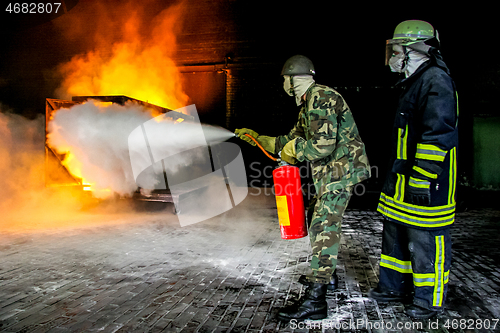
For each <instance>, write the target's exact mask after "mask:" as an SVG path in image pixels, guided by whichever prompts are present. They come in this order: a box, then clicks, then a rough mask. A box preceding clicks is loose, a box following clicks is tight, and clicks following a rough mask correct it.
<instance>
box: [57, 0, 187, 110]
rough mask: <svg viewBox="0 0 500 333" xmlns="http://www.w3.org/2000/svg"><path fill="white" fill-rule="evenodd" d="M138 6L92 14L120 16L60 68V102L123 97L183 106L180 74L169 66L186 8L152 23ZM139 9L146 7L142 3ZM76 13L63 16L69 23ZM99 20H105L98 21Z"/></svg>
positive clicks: (114, 7)
mask: <svg viewBox="0 0 500 333" xmlns="http://www.w3.org/2000/svg"><path fill="white" fill-rule="evenodd" d="M140 4H141V2H137V1H135V2H133V3H132V2H131V3H128V4H124V3H120V4H114V5H112V8H96V9H95V10H99V11H100V12H109V10H113V11H118V12H120V13H121V15H119V16H115V17H113V22H112V23H110V22H106V24H105V25H104V24H103V25H104V26H102V28H101V29H102V30H101V29H100V27H99V26H98V27H97V29H98V30H95V32H94V34H95V37H94V40H95V41H94V42H93V43H94V44H95V46H94V48H93V49H92V50H89V51H87V52H86V53H85V54H81V55H77V56H74V57H73V58H72V59H71V60H70V61H69V62H68V63H65V64H63V65H61V66H60V68H59V71H60V73H61V74H62V76H63V82H62V85H61V87H60V88H59V90H58V95H59V97H61V98H69V97H71V96H89V95H91V96H96V95H126V96H129V97H133V98H136V99H139V100H142V101H146V102H149V103H151V104H156V105H159V106H163V107H166V108H169V109H176V108H179V107H183V106H185V105H186V103H187V102H188V97H187V95H186V94H185V93H184V92H183V91H182V83H181V78H180V75H179V71H178V69H177V67H176V64H175V63H174V61H173V60H172V57H173V56H174V55H175V52H176V33H178V31H179V27H180V26H181V23H182V22H181V20H182V16H183V11H184V6H183V4H182V3H180V4H177V5H174V6H170V7H168V8H166V9H163V10H162V11H161V12H159V13H158V14H157V15H155V16H154V17H153V18H151V15H149V16H148V15H146V14H145V13H144V10H140V9H139V8H137V7H138V6H141V5H140ZM79 5H82V6H84V5H85V6H92V5H95V4H92V3H87V2H84V3H82V4H79ZM143 5H144V6H148V5H150V3H148V2H147V1H146V2H144V3H143ZM77 7H78V6H77ZM77 7H75V10H74V11H72V12H70V13H68V14H67V15H68V17H65V19H66V20H68V21H70V20H71V19H72V18H71V17H69V16H71V15H84V14H82V13H80V12H78V10H77V9H78V8H77ZM82 10H85V8H82ZM87 10H88V9H87ZM100 15H102V14H100ZM102 20H106V18H101V19H98V20H97V21H98V22H101V21H102ZM87 23H88V22H87ZM89 29H92V26H89ZM94 29H95V28H94ZM110 29H113V30H111V31H110ZM116 30H118V31H119V32H120V33H118V34H117V32H116ZM80 34H82V33H81V32H80ZM117 35H118V36H117ZM77 37H78V36H77Z"/></svg>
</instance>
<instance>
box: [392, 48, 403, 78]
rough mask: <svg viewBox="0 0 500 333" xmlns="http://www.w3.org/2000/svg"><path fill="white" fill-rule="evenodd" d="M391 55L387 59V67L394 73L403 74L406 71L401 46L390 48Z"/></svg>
mask: <svg viewBox="0 0 500 333" xmlns="http://www.w3.org/2000/svg"><path fill="white" fill-rule="evenodd" d="M392 50H393V53H392V56H391V58H390V59H389V67H390V68H391V71H392V72H394V73H403V72H404V71H405V69H406V64H405V57H406V55H405V52H404V50H403V47H402V46H401V45H394V46H393V47H392Z"/></svg>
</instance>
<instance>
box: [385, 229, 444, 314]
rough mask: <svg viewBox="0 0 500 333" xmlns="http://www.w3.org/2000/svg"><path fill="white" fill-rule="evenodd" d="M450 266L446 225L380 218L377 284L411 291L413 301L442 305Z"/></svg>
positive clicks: (431, 307)
mask: <svg viewBox="0 0 500 333" xmlns="http://www.w3.org/2000/svg"><path fill="white" fill-rule="evenodd" d="M450 266H451V239H450V228H449V227H447V228H444V229H439V230H429V229H417V228H412V227H407V226H405V225H402V224H398V223H394V222H391V221H389V220H387V219H386V220H385V221H384V231H383V235H382V255H381V260H380V281H379V287H380V289H382V290H392V291H397V292H401V293H408V294H410V293H412V292H414V296H413V304H415V305H418V306H420V307H423V308H426V309H429V310H439V309H441V308H443V307H444V302H445V299H446V293H447V290H448V279H449V274H450Z"/></svg>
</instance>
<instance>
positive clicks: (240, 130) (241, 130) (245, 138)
mask: <svg viewBox="0 0 500 333" xmlns="http://www.w3.org/2000/svg"><path fill="white" fill-rule="evenodd" d="M234 134H236V136H237V137H238V138H240V139H241V140H243V141H246V142H248V143H249V144H251V145H252V146H255V142H254V141H253V140H252V139H250V138H249V137H248V136H246V135H245V134H250V135H251V136H253V137H254V138H255V139H257V137H258V136H259V134H257V132H255V131H253V130H251V129H249V128H237V129H236V130H235V131H234Z"/></svg>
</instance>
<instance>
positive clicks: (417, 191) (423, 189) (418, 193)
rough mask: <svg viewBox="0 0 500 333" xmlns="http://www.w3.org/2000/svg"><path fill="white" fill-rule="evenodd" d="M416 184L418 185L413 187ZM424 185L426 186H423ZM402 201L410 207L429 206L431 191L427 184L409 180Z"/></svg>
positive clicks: (417, 180)
mask: <svg viewBox="0 0 500 333" xmlns="http://www.w3.org/2000/svg"><path fill="white" fill-rule="evenodd" d="M416 182H417V183H420V185H419V186H418V187H417V186H415V184H416ZM424 183H427V184H425V185H424ZM412 184H414V185H412ZM404 201H405V202H407V203H409V204H412V205H417V206H429V205H430V204H431V190H430V184H429V182H427V181H424V180H419V179H414V178H410V183H409V184H408V185H407V186H406V189H405V199H404Z"/></svg>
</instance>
